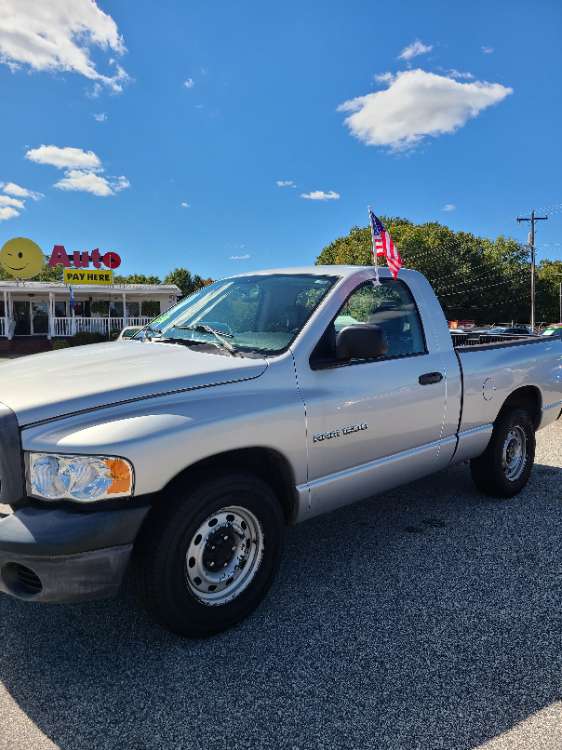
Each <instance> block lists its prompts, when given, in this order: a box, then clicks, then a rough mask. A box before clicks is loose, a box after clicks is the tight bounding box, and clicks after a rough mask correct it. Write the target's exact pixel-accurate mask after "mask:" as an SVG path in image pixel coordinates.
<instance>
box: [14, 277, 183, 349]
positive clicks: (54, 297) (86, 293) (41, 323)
mask: <svg viewBox="0 0 562 750" xmlns="http://www.w3.org/2000/svg"><path fill="white" fill-rule="evenodd" d="M71 289H72V291H71ZM180 296H181V292H180V289H179V287H177V286H176V285H175V284H111V285H109V286H108V285H104V286H101V285H97V284H91V285H89V284H80V285H76V286H72V287H70V286H69V285H68V284H65V283H63V282H56V281H53V282H48V281H27V280H25V281H16V280H15V279H14V280H11V281H0V338H2V339H4V340H6V339H7V340H12V339H17V338H23V337H37V336H39V337H44V338H46V339H53V338H56V337H69V336H74V335H75V334H76V333H78V332H81V331H87V332H90V333H100V334H103V335H106V336H107V337H108V338H109V336H110V335H111V334H112V333H114V332H118V331H120V330H121V329H123V328H125V326H130V325H135V326H137V325H146V324H147V323H148V322H149V321H150V320H152V318H154V317H156V315H159V314H160V313H162V312H165V311H166V310H168V308H170V307H171V306H172V305H174V304H175V303H176V302H177V301H178V299H179V298H180Z"/></svg>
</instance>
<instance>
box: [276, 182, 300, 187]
mask: <svg viewBox="0 0 562 750" xmlns="http://www.w3.org/2000/svg"><path fill="white" fill-rule="evenodd" d="M275 184H276V185H277V187H280V188H284V187H292V188H294V187H296V184H295V182H294V180H277V181H276V183H275Z"/></svg>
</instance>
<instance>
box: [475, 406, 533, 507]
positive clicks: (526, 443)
mask: <svg viewBox="0 0 562 750" xmlns="http://www.w3.org/2000/svg"><path fill="white" fill-rule="evenodd" d="M535 445H536V442H535V427H534V425H533V420H532V418H531V416H530V414H529V413H528V412H527V411H526V410H525V409H524V408H519V407H516V408H513V409H509V410H506V411H505V412H503V413H502V414H500V416H499V417H498V419H497V421H496V424H495V426H494V430H493V432H492V437H491V439H490V442H489V444H488V447H487V448H486V450H485V451H484V453H483V454H482V455H481V456H479V457H478V458H474V459H472V461H471V462H470V471H471V474H472V479H473V481H474V483H475V485H476V486H477V487H478V489H479V490H480V491H481V492H483V493H484V494H486V495H490V496H492V497H513V496H514V495H517V494H518V493H519V492H521V490H522V489H523V488H524V487H525V485H526V484H527V482H528V481H529V477H530V475H531V471H532V468H533V464H534V461H535Z"/></svg>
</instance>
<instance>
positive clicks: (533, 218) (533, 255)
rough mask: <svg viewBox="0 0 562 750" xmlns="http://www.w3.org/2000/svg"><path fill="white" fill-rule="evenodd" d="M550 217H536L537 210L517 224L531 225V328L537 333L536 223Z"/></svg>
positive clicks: (519, 217) (518, 218) (521, 218)
mask: <svg viewBox="0 0 562 750" xmlns="http://www.w3.org/2000/svg"><path fill="white" fill-rule="evenodd" d="M547 219H548V216H535V209H533V210H532V211H531V215H530V216H518V217H517V222H518V223H519V222H521V221H528V222H529V223H530V224H531V231H530V232H529V246H530V248H531V328H532V330H533V333H534V332H535V301H536V294H535V288H536V284H535V271H536V265H537V264H536V252H535V222H537V221H546V220H547Z"/></svg>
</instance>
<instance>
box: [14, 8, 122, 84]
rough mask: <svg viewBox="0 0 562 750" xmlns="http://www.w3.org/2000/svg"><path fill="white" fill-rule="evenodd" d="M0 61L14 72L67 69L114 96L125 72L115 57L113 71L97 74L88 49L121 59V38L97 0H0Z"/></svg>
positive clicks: (113, 22)
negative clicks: (28, 69) (43, 0)
mask: <svg viewBox="0 0 562 750" xmlns="http://www.w3.org/2000/svg"><path fill="white" fill-rule="evenodd" d="M0 19H1V22H0V62H1V63H4V64H5V65H8V67H9V68H10V69H11V70H12V71H14V70H16V69H18V68H19V67H22V66H24V67H29V68H31V69H32V70H37V71H63V72H66V71H71V72H74V73H78V74H79V75H82V76H84V77H86V78H88V79H89V80H91V81H96V82H97V83H98V85H100V86H101V85H104V86H108V87H109V88H110V89H112V90H113V91H115V92H119V91H121V90H122V84H123V82H124V81H125V80H126V79H127V78H128V76H127V73H126V72H125V71H124V70H123V68H121V67H120V66H119V65H117V63H116V62H115V60H114V59H111V58H110V59H109V60H108V65H109V66H110V67H111V68H112V69H113V70H111V71H110V72H109V74H103V73H100V72H99V71H98V69H97V67H96V63H94V61H93V60H92V57H91V55H90V53H91V50H92V48H98V49H99V50H101V51H102V52H105V53H108V52H109V53H110V54H111V53H113V54H117V55H122V54H123V53H124V52H126V49H125V45H124V43H123V37H122V36H121V34H120V33H119V30H118V28H117V24H116V23H115V21H114V20H113V18H112V17H111V16H110V15H108V14H107V13H104V12H103V11H102V10H101V9H100V8H99V7H98V6H97V4H96V2H95V0H48V2H37V0H0Z"/></svg>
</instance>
